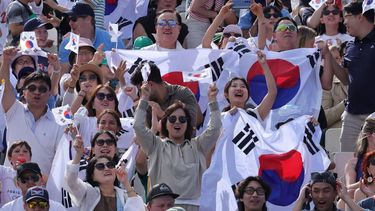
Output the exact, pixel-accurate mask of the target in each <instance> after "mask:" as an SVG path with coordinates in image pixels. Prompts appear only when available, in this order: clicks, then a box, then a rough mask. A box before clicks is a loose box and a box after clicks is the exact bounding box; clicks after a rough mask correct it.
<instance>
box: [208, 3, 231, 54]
mask: <svg viewBox="0 0 375 211" xmlns="http://www.w3.org/2000/svg"><path fill="white" fill-rule="evenodd" d="M232 4H233V3H232V1H228V2H227V3H226V4H225V5H224V6H223V7H222V8H221V9H220V12H219V14H218V15H217V16H216V17H215V19H214V20H213V21H212V23H211V25H210V27H208V29H207V31H206V33H205V34H204V36H203V38H202V47H203V48H211V42H212V38H213V37H214V35H215V33H216V31H217V29H218V28H219V26H220V25H221V24H222V23H223V22H224V19H225V18H226V17H227V16H228V15H229V14H230V12H231V8H232Z"/></svg>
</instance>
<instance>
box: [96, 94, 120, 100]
mask: <svg viewBox="0 0 375 211" xmlns="http://www.w3.org/2000/svg"><path fill="white" fill-rule="evenodd" d="M95 96H96V98H98V100H100V101H103V100H104V98H107V100H108V101H113V100H114V99H115V97H114V96H113V94H104V93H102V92H98V93H96V95H95Z"/></svg>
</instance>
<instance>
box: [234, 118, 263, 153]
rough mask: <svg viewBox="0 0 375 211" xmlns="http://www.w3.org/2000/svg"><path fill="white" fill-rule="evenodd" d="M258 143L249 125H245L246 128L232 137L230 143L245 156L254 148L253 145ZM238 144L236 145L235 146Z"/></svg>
mask: <svg viewBox="0 0 375 211" xmlns="http://www.w3.org/2000/svg"><path fill="white" fill-rule="evenodd" d="M257 141H259V139H258V137H257V136H256V135H255V133H254V131H253V130H251V128H250V125H249V124H248V123H246V126H245V127H244V128H243V129H242V131H241V132H240V133H238V134H237V135H236V137H234V139H233V140H232V142H233V143H234V144H235V145H237V147H238V148H239V149H240V150H241V151H242V152H243V153H245V154H246V155H248V154H249V153H250V152H251V150H252V149H254V147H255V143H256V142H257ZM237 143H238V144H237Z"/></svg>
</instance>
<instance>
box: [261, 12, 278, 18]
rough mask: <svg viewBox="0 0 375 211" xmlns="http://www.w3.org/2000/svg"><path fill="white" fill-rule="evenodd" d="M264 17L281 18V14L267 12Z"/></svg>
mask: <svg viewBox="0 0 375 211" xmlns="http://www.w3.org/2000/svg"><path fill="white" fill-rule="evenodd" d="M264 17H265V18H267V19H270V18H271V17H274V18H279V17H280V14H278V13H265V14H264Z"/></svg>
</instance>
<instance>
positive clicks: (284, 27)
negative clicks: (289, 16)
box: [275, 24, 297, 32]
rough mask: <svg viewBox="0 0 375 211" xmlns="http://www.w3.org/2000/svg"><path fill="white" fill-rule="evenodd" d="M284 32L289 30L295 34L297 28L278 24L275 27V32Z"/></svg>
mask: <svg viewBox="0 0 375 211" xmlns="http://www.w3.org/2000/svg"><path fill="white" fill-rule="evenodd" d="M286 30H289V31H291V32H295V31H297V27H296V26H295V25H293V24H279V25H278V26H277V27H276V30H275V31H277V32H285V31H286Z"/></svg>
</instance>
